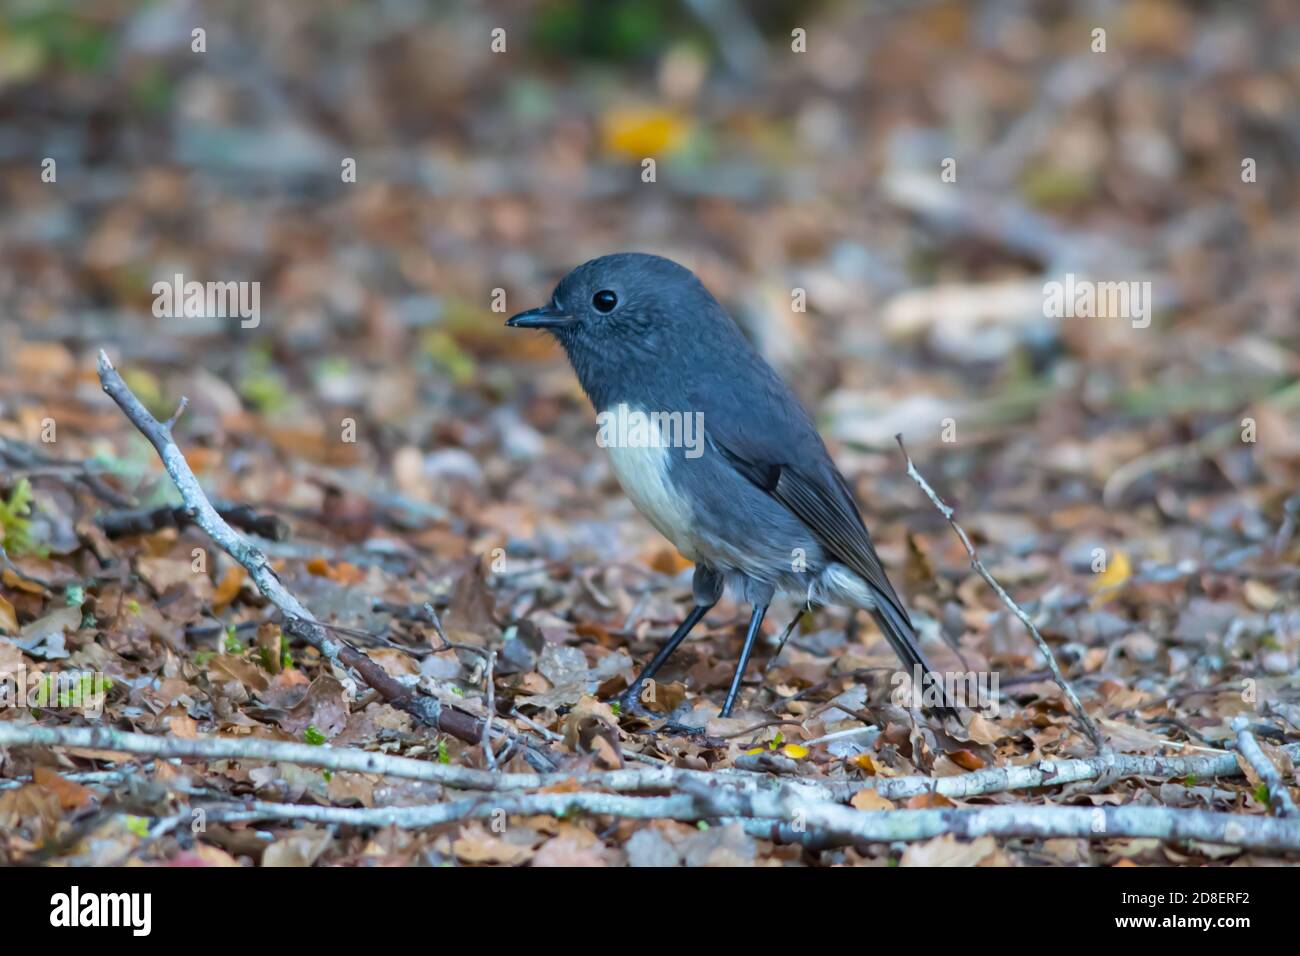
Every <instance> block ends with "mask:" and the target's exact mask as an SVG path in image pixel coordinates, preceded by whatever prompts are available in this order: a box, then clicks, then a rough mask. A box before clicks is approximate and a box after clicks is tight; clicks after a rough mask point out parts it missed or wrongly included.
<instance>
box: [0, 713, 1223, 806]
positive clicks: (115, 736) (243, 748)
mask: <svg viewBox="0 0 1300 956" xmlns="http://www.w3.org/2000/svg"><path fill="white" fill-rule="evenodd" d="M31 746H43V747H80V748H87V749H91V750H106V751H113V752H118V753H131V754H139V755H142V756H149V757H158V758H162V759H176V758H181V759H188V760H203V761H212V760H259V761H265V762H268V763H292V764H298V765H301V766H304V767H319V768H321V769H324V770H336V771H350V772H353V773H372V774H383V775H386V776H390V777H399V778H402V779H406V780H423V781H425V782H427V783H437V784H442V785H443V786H447V787H455V788H457V789H461V790H483V791H495V790H534V789H539V788H542V787H553V786H557V785H560V784H566V785H572V784H573V783H575V782H576V783H577V784H579V785H581V786H587V787H593V788H596V787H599V788H603V789H606V790H613V791H629V792H645V791H656V790H670V789H672V788H673V787H675V786H677V785H679V784H680V783H681V781H682V780H684V779H688V778H691V779H696V780H698V781H703V782H704V783H713V784H719V785H722V784H727V785H731V786H735V787H739V788H742V789H744V788H748V787H771V786H775V782H774V781H773V780H772V779H771V778H770V777H766V776H764V775H761V774H742V773H740V772H738V771H727V770H723V771H707V770H686V769H679V768H675V767H667V766H656V767H645V768H638V769H626V770H613V771H608V772H600V773H578V774H569V773H542V774H535V773H501V772H495V771H490V770H478V769H475V768H472V767H459V766H456V765H454V764H444V763H437V762H435V761H427V760H415V759H412V758H410V757H396V756H393V755H391V754H382V753H372V752H370V751H365V750H353V749H348V748H341V747H330V746H315V745H312V744H300V743H295V742H290V741H279V740H265V739H263V738H258V737H193V738H182V737H170V736H168V737H164V736H160V735H154V734H138V733H132V732H129V731H123V730H114V729H113V728H111V727H105V726H102V725H101V726H96V727H42V726H37V725H35V724H19V723H17V722H16V721H0V747H31ZM1233 766H1234V767H1235V766H1236V764H1235V763H1234V764H1233ZM853 789H854V790H856V789H858V788H857V787H854V788H853ZM800 792H802V793H804V794H805V795H806V796H808V797H809V798H817V799H835V798H836V797H837V796H838V795H837V793H836V792H835V791H834V790H833V789H832V788H830V787H826V786H821V785H818V784H816V783H812V782H809V783H808V784H807V785H805V786H804V788H803V789H802V790H801V791H800ZM845 799H847V793H846V794H845Z"/></svg>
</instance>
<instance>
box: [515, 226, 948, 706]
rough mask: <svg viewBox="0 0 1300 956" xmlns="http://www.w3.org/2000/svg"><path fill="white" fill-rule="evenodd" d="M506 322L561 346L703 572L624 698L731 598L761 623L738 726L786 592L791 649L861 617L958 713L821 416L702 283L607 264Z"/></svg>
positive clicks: (681, 547) (620, 256) (619, 447)
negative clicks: (797, 639)
mask: <svg viewBox="0 0 1300 956" xmlns="http://www.w3.org/2000/svg"><path fill="white" fill-rule="evenodd" d="M506 325H507V326H508V327H510V328H522V329H541V330H544V331H545V332H547V333H549V334H550V335H552V336H554V338H555V339H556V340H557V341H558V342H559V344H560V346H561V347H562V348H563V350H564V352H565V353H566V355H567V356H568V359H569V362H570V364H571V365H572V367H573V370H574V373H575V374H576V376H577V378H578V381H579V383H580V384H581V386H582V388H583V390H584V391H585V392H586V394H587V397H588V398H589V399H590V400H591V404H592V406H593V407H594V408H595V410H596V412H597V421H598V422H599V423H601V431H600V434H599V435H598V439H600V438H601V436H604V440H599V441H598V443H599V444H603V445H605V447H606V449H607V451H608V452H609V455H610V459H611V462H612V466H613V472H614V474H615V476H616V477H617V479H618V482H619V484H620V485H621V486H622V488H623V491H624V493H625V494H626V495H627V497H628V498H630V499H631V501H632V503H633V504H634V505H635V506H636V508H637V510H639V511H640V512H641V514H642V515H643V516H644V517H645V518H646V519H647V520H649V522H650V523H651V524H652V525H653V526H654V527H655V528H656V529H657V530H658V531H659V532H660V533H661V534H662V535H663V536H664V537H665V538H667V539H668V540H669V541H670V542H671V543H672V545H673V546H674V547H675V548H676V549H677V550H678V551H679V552H680V553H681V554H682V555H683V556H684V557H685V558H686V559H688V560H689V561H692V562H694V565H695V570H694V574H693V578H692V582H691V591H692V597H693V599H694V604H693V606H692V608H691V610H690V612H689V613H688V614H687V615H686V618H685V620H684V621H682V623H681V624H680V626H678V627H677V629H676V630H675V631H674V632H673V634H672V636H671V637H670V638H669V639H668V641H667V643H665V644H664V645H663V647H662V648H660V650H659V652H658V653H657V654H655V656H654V658H653V659H652V660H651V661H650V663H649V664H648V665H646V667H645V668H644V669H643V670H642V672H641V673H640V674H639V675H637V677H636V678H635V679H634V680H633V682H632V684H631V685H630V686H629V687H628V688H627V690H626V691H625V693H624V695H623V697H622V698H621V700H623V701H625V702H631V703H636V702H638V701H639V694H640V692H641V688H642V687H643V686H644V684H645V682H647V681H648V680H650V679H651V678H652V677H654V675H655V674H656V673H657V672H658V670H659V669H660V668H661V667H662V666H663V664H664V663H665V662H666V661H667V660H668V658H669V656H670V655H671V654H672V653H673V651H675V650H676V649H677V647H678V646H679V645H680V644H681V643H682V641H684V640H685V639H686V637H687V636H688V635H689V634H690V632H691V630H692V629H693V628H694V627H695V626H696V625H697V624H698V623H699V622H700V620H701V619H703V618H704V616H705V615H706V614H707V613H708V612H709V610H710V609H712V608H713V606H714V605H715V604H717V602H718V601H719V600H720V598H721V597H722V594H723V592H724V589H730V593H731V594H732V595H733V597H734V598H735V599H737V600H741V601H743V602H745V603H747V604H749V605H750V606H751V608H752V613H751V615H750V619H749V624H748V627H747V628H746V632H745V639H744V643H743V644H742V647H741V651H740V659H739V661H738V663H737V666H736V671H735V675H734V677H733V678H732V681H731V685H730V687H729V689H728V691H727V696H726V698H725V701H724V703H723V705H722V708H721V710H720V712H719V716H721V717H729V716H730V715H731V713H732V709H733V707H734V706H735V703H736V700H737V696H738V694H739V692H740V687H741V681H742V678H743V676H744V673H745V668H746V666H747V664H748V663H749V658H750V656H751V654H752V652H753V650H754V645H755V642H756V639H757V637H758V635H759V633H760V630H761V627H762V623H763V619H764V617H765V615H766V614H767V610H768V607H769V605H770V604H771V602H772V600H773V598H774V597H775V595H776V594H778V593H781V594H783V595H790V596H792V597H794V598H795V599H797V601H798V602H800V609H799V613H798V614H796V615H795V618H794V620H792V621H791V622H790V624H789V626H788V627H786V629H785V631H784V634H783V636H782V644H783V643H784V639H785V637H788V635H789V634H790V632H791V631H792V630H793V629H794V627H795V626H796V625H797V624H798V622H799V620H800V619H801V617H802V615H803V613H805V612H806V611H809V610H812V609H815V608H818V607H822V606H825V605H836V606H840V607H845V608H849V609H863V610H865V611H867V612H869V613H870V614H871V616H872V617H873V618H874V619H875V622H876V624H877V626H878V627H879V628H880V631H881V633H882V634H883V635H884V637H885V639H886V641H888V643H889V645H890V647H891V648H893V650H894V652H895V654H897V655H898V658H899V660H900V661H901V662H902V663H903V664H904V665H906V667H907V673H908V675H909V677H912V679H913V680H914V681H915V682H916V685H917V686H918V687H919V688H923V699H924V700H925V701H927V702H933V703H932V705H931V706H929V707H928V708H927V709H929V710H931V711H933V712H935V713H937V714H940V715H942V716H950V715H952V716H956V714H957V712H956V710H955V708H954V705H953V704H952V702H951V699H950V697H949V696H948V694H947V693H946V692H945V691H944V688H943V681H942V678H941V677H940V676H939V675H938V674H937V673H936V672H935V670H934V668H933V667H931V665H930V663H929V661H928V660H927V659H926V656H925V654H924V653H923V652H922V650H921V647H920V644H919V641H918V638H917V634H916V629H915V627H914V626H913V623H912V620H911V618H910V617H909V615H908V612H907V609H906V607H905V605H904V603H903V601H902V599H901V598H900V597H899V595H898V592H897V591H895V589H894V587H893V585H892V584H891V583H890V581H889V578H888V576H887V575H886V574H885V569H884V566H883V565H882V564H881V561H880V558H879V556H878V555H877V554H876V549H875V546H874V545H873V543H872V540H871V535H870V534H869V533H868V532H867V528H866V525H865V524H864V523H863V520H862V516H861V512H860V511H859V509H858V506H857V503H856V501H855V500H854V497H853V493H852V491H851V490H850V487H849V483H848V482H847V481H846V480H845V478H844V476H843V475H842V474H841V473H840V470H839V469H838V468H837V467H836V465H835V462H834V461H833V459H832V458H831V455H830V452H829V451H828V450H827V448H826V444H825V442H824V441H823V440H822V437H821V435H820V434H819V433H818V431H817V428H816V426H815V425H814V423H813V420H812V418H811V417H810V416H809V414H808V412H807V411H806V410H805V409H804V407H803V405H802V404H801V403H800V401H799V399H798V398H797V397H796V396H795V394H794V392H793V391H792V390H791V389H790V387H789V386H788V385H787V384H786V383H785V382H784V381H783V380H782V379H781V377H780V376H779V375H778V374H777V372H776V371H775V370H774V369H773V368H772V367H771V365H769V364H768V363H767V361H766V360H765V359H764V358H763V356H762V355H761V354H760V353H759V351H758V350H757V349H756V348H755V347H754V345H753V344H752V343H751V342H750V341H749V339H748V338H747V337H746V336H745V334H744V333H743V332H742V331H741V329H740V327H739V326H738V325H737V324H736V322H735V321H734V320H733V319H732V317H731V316H730V315H729V314H728V313H727V311H726V309H724V308H723V307H722V305H721V304H720V303H719V302H718V301H717V299H715V298H714V297H713V295H712V294H711V293H710V292H709V291H708V289H707V288H705V286H704V284H703V283H702V282H701V281H700V280H699V278H698V277H697V276H696V275H695V274H694V273H693V272H691V270H689V269H687V268H686V267H685V266H682V265H680V264H678V263H676V262H674V261H672V260H671V259H667V258H664V257H661V256H657V255H651V254H648V253H640V252H621V253H615V254H611V255H605V256H601V257H599V258H595V259H592V260H590V261H588V262H585V263H583V264H581V265H579V266H577V267H576V268H574V269H573V270H572V271H571V272H569V273H568V274H567V275H566V276H564V278H562V279H561V280H560V281H559V283H558V284H557V285H556V286H555V289H554V291H553V292H552V294H551V298H550V301H548V302H547V303H546V304H545V305H543V306H541V307H539V308H534V309H529V310H528V311H525V312H520V313H518V314H517V315H513V316H511V317H510V318H509V319H508V320H507V321H506ZM777 653H778V654H779V653H780V650H779V648H778V651H777Z"/></svg>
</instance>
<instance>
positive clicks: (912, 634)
mask: <svg viewBox="0 0 1300 956" xmlns="http://www.w3.org/2000/svg"><path fill="white" fill-rule="evenodd" d="M871 616H872V617H874V618H875V619H876V624H877V626H879V628H880V631H881V633H882V634H884V635H885V640H887V641H889V646H890V647H892V648H893V649H894V653H895V654H897V655H898V659H899V660H900V661H902V662H903V663H904V664H906V665H907V672H908V676H909V677H911V678H912V679H913V680H916V679H917V675H918V674H919V675H921V676H920V683H921V687H920V690H921V699H922V700H923V701H932V700H939V701H941V702H942V703H940V704H935V705H929V704H927V705H926V706H925V709H926V710H930V711H932V712H934V713H937V714H939V715H940V716H943V717H957V718H958V719H960V715H959V714H958V713H957V707H956V705H955V704H954V703H953V702H952V699H951V698H950V697H949V696H948V692H947V690H946V689H945V687H944V682H943V678H942V677H941V676H940V675H939V674H938V673H936V672H935V670H934V668H933V667H931V666H930V662H929V661H928V660H926V659H925V655H924V654H923V653H921V645H920V642H919V641H918V640H917V636H916V631H915V630H913V628H912V624H911V622H910V621H908V620H907V618H906V616H904V615H903V614H902V612H900V611H899V610H898V608H896V607H894V606H893V605H892V604H891V603H890V602H889V601H878V602H876V606H875V607H874V608H872V610H871Z"/></svg>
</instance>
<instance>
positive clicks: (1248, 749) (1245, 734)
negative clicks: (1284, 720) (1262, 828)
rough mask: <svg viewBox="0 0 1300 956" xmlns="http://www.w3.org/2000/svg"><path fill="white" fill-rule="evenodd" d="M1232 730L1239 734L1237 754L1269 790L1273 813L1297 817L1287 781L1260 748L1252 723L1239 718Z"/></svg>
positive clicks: (1233, 723) (1269, 801) (1269, 802)
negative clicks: (1251, 726)
mask: <svg viewBox="0 0 1300 956" xmlns="http://www.w3.org/2000/svg"><path fill="white" fill-rule="evenodd" d="M1232 729H1233V730H1235V731H1236V732H1237V753H1239V754H1241V757H1242V759H1243V760H1245V761H1246V762H1247V763H1248V764H1250V767H1251V769H1252V770H1254V771H1255V773H1257V774H1258V775H1259V779H1260V780H1262V781H1263V783H1264V786H1265V787H1266V788H1267V789H1268V804H1269V806H1270V807H1272V809H1273V812H1274V813H1275V814H1277V815H1278V816H1279V817H1294V816H1296V806H1295V801H1294V800H1292V799H1291V791H1290V790H1288V789H1287V784H1286V781H1285V780H1283V779H1282V774H1281V772H1280V771H1279V770H1278V769H1277V765H1276V764H1275V763H1273V761H1272V760H1270V759H1269V758H1268V754H1266V753H1264V751H1263V749H1262V748H1261V747H1260V746H1259V741H1258V740H1256V739H1255V735H1254V734H1253V733H1251V732H1250V721H1249V720H1247V719H1246V718H1245V717H1241V716H1238V717H1236V718H1234V719H1233V721H1232Z"/></svg>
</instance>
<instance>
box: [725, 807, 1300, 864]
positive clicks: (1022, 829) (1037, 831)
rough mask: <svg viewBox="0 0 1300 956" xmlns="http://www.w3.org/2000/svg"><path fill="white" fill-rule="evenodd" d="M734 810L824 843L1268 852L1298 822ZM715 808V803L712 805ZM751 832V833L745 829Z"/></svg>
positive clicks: (1168, 815)
mask: <svg viewBox="0 0 1300 956" xmlns="http://www.w3.org/2000/svg"><path fill="white" fill-rule="evenodd" d="M735 802H736V804H737V807H736V809H737V810H738V811H739V812H737V813H735V814H733V815H734V816H741V817H760V818H766V819H769V820H780V821H782V822H783V823H788V824H794V825H795V827H794V828H795V829H796V830H799V829H802V830H804V831H805V832H808V833H810V834H815V835H816V836H817V837H818V838H819V839H820V840H822V841H831V842H835V843H844V844H852V843H885V842H888V843H892V842H894V841H905V842H911V841H915V840H928V839H931V838H933V837H937V836H943V835H946V834H950V835H952V836H956V837H960V838H962V839H966V840H973V839H977V838H979V837H982V836H993V837H1000V838H1012V837H1020V838H1030V839H1052V838H1073V839H1085V840H1113V839H1135V838H1138V839H1141V838H1145V839H1156V840H1163V841H1165V842H1171V843H1173V842H1181V841H1184V840H1199V841H1201V842H1204V843H1215V844H1221V845H1226V846H1239V847H1246V848H1249V849H1255V850H1270V851H1273V852H1279V851H1285V852H1300V820H1291V819H1287V820H1282V819H1278V818H1275V817H1265V816H1249V817H1247V816H1240V815H1238V814H1232V813H1212V812H1209V811H1206V810H1189V809H1184V808H1180V807H1146V806H1142V807H1139V806H1124V807H1056V806H1023V805H1017V806H996V807H976V808H969V809H950V810H893V811H887V812H873V813H863V812H861V811H858V810H853V809H850V808H849V807H844V806H841V805H839V804H836V803H829V802H826V801H821V802H811V801H802V800H798V799H791V798H787V797H783V796H781V795H774V794H771V793H760V794H753V795H748V794H746V795H739V796H738V798H737V799H736V801H735ZM714 805H715V806H717V801H715V803H714ZM746 829H747V830H749V832H751V833H752V832H754V830H753V829H751V828H750V827H746Z"/></svg>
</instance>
